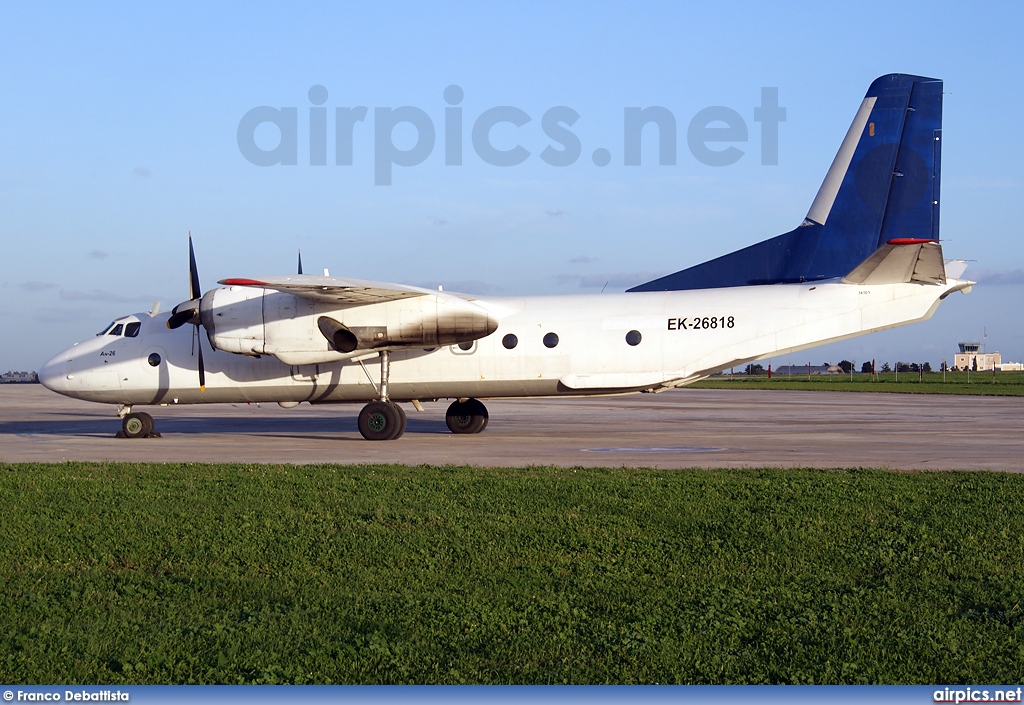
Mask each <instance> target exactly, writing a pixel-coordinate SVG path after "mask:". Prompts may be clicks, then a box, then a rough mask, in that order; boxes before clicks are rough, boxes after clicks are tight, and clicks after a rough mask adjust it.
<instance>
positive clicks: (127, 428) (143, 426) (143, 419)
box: [121, 412, 153, 438]
mask: <svg viewBox="0 0 1024 705" xmlns="http://www.w3.org/2000/svg"><path fill="white" fill-rule="evenodd" d="M121 431H123V432H124V435H125V437H126V438H145V437H146V436H148V435H149V434H151V433H152V432H153V417H152V416H150V415H149V414H146V413H142V412H140V413H137V414H128V415H127V416H125V417H124V418H123V419H122V420H121Z"/></svg>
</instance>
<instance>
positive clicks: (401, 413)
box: [390, 402, 408, 441]
mask: <svg viewBox="0 0 1024 705" xmlns="http://www.w3.org/2000/svg"><path fill="white" fill-rule="evenodd" d="M391 406H393V407H395V411H397V412H398V431H397V432H396V433H395V435H393V436H392V437H391V439H390V440H392V441H394V440H396V439H399V438H401V437H402V434H404V433H405V426H406V424H407V423H408V419H407V418H406V416H405V409H403V408H402V407H400V406H399V405H398V404H396V403H395V402H391Z"/></svg>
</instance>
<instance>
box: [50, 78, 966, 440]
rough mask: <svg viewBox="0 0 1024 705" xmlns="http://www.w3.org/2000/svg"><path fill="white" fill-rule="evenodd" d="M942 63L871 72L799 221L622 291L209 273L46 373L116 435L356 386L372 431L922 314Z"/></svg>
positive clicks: (958, 268)
mask: <svg viewBox="0 0 1024 705" xmlns="http://www.w3.org/2000/svg"><path fill="white" fill-rule="evenodd" d="M941 137H942V81H941V80H938V79H933V78H925V77H922V76H913V75H907V74H889V75H886V76H882V77H880V78H878V79H876V80H875V81H874V82H873V83H872V84H871V86H870V88H869V89H868V91H867V94H866V95H865V97H864V100H863V101H862V103H861V104H860V107H859V108H858V109H857V112H856V115H855V117H854V120H853V124H852V125H851V126H850V129H849V131H848V132H847V134H846V137H845V138H844V139H843V142H842V144H841V146H840V148H839V152H838V154H837V155H836V157H835V159H834V161H833V162H832V165H831V167H830V168H829V170H828V173H827V174H826V176H825V180H824V182H823V183H822V184H821V187H820V189H819V190H818V193H817V195H816V196H815V198H814V200H813V202H812V203H811V207H810V210H809V211H808V212H807V215H806V217H805V218H804V220H803V222H802V223H801V224H800V225H799V226H798V227H796V228H795V229H793V230H791V231H790V232H787V233H784V234H782V235H778V236H776V237H773V238H770V239H767V240H764V241H762V242H759V243H757V244H754V245H751V246H749V247H746V248H743V249H740V250H737V251H735V252H732V253H729V254H726V255H723V256H721V257H718V258H716V259H712V260H710V261H707V262H704V263H703V264H698V265H696V266H692V267H689V268H687V269H683V270H680V271H678V272H675V273H673V274H669V275H667V276H664V277H661V278H659V279H655V280H653V281H649V282H646V283H643V284H639V285H638V286H635V287H633V288H632V289H629V290H628V291H626V292H624V293H621V294H604V295H575V296H521V297H516V296H513V297H490V296H487V297H484V296H471V295H466V294H459V293H454V292H448V291H442V290H440V287H439V288H438V290H437V291H434V290H432V289H424V288H419V287H414V286H406V285H401V284H389V283H382V282H375V281H364V280H359V279H348V278H343V277H331V276H328V275H327V272H326V270H325V272H324V276H319V275H313V274H302V264H301V253H300V259H299V267H298V269H299V273H298V274H295V275H288V276H270V277H257V278H248V277H247V278H231V279H224V280H222V281H220V282H218V284H220V286H219V287H217V288H213V289H210V290H208V291H206V292H205V293H204V292H203V291H202V289H201V288H200V283H199V274H198V268H197V266H196V258H195V251H194V249H193V246H192V238H191V234H190V235H189V274H190V281H189V285H190V286H189V298H188V299H187V300H186V301H183V302H182V303H180V304H178V305H177V306H175V307H174V309H173V310H172V311H170V312H168V313H160V312H159V311H158V308H159V307H158V306H156V305H155V306H154V308H153V310H151V311H150V312H148V313H136V314H132V315H128V316H123V317H121V318H118V319H117V320H116V321H113V322H112V323H111V324H110V325H108V326H106V327H104V329H103V330H102V331H100V333H99V334H97V335H96V336H95V337H94V338H91V339H89V340H86V341H83V342H81V343H77V344H76V345H74V346H72V347H71V348H68V349H67V350H65V351H63V352H61V353H59V354H58V355H56V356H54V357H53V358H52V359H51V360H49V361H48V362H47V363H46V364H45V365H44V366H43V367H42V369H41V370H40V372H39V379H40V381H41V382H42V383H43V384H44V385H45V386H46V387H47V388H49V389H51V390H53V391H55V392H58V393H60V394H64V395H66V396H69V397H74V398H77V399H86V400H90V401H94V402H100V403H107V404H115V405H117V410H118V415H119V416H120V417H121V419H122V423H121V432H120V433H119V434H118V435H119V436H124V437H127V438H141V437H147V436H152V435H155V430H154V421H153V418H152V416H151V415H150V414H148V413H146V412H144V411H135V410H134V409H135V408H136V407H138V406H145V405H170V404H201V403H225V402H230V403H240V402H277V403H278V404H280V405H281V406H282V407H285V408H290V407H295V406H297V405H298V404H299V403H301V402H309V403H311V404H332V403H343V402H350V403H351V402H359V403H363V404H364V406H363V407H362V409H361V410H360V412H359V416H358V427H359V432H360V433H361V435H362V436H363V437H364V438H366V439H368V440H393V439H397V438H399V437H401V436H402V434H403V433H404V432H405V428H406V414H405V411H404V410H403V408H402V406H401V404H402V403H411V404H412V405H413V406H414V407H415V408H416V409H418V410H422V402H424V401H437V400H441V399H446V400H453V401H452V402H451V404H450V406H449V407H448V409H447V412H446V422H447V425H448V428H449V429H450V430H451V431H452V432H453V433H456V434H472V433H480V432H481V431H483V430H484V429H485V428H486V427H487V424H488V419H489V415H488V411H487V408H486V406H485V405H484V404H483V402H481V401H480V400H481V399H494V398H508V397H564V396H589V395H612V394H627V393H635V392H660V391H664V390H667V389H674V388H678V387H683V386H685V385H688V384H691V383H693V382H696V381H698V380H701V379H705V378H707V377H709V376H711V375H713V374H715V373H717V372H720V371H723V370H727V369H729V368H732V367H738V366H742V365H744V364H746V363H749V362H751V361H754V360H759V359H763V358H766V357H769V356H773V355H774V356H777V355H781V354H786V353H791V352H795V351H798V350H803V349H806V348H809V347H813V346H816V345H820V344H823V343H829V342H834V341H839V340H843V339H846V338H851V337H854V336H858V335H862V334H865V333H870V332H874V331H880V330H886V329H888V328H893V327H896V326H901V325H905V324H909V323H913V322H916V321H922V320H926V319H928V318H929V317H931V315H932V314H933V313H934V312H935V310H936V308H937V307H938V305H939V303H940V302H941V301H942V300H943V299H945V298H946V297H947V296H948V295H949V294H951V293H953V292H955V291H961V292H963V293H967V292H969V291H970V289H971V287H972V286H973V284H974V282H972V281H969V280H965V279H959V278H958V277H960V275H961V274H962V273H963V271H964V269H965V267H966V264H965V263H964V262H963V261H961V260H949V261H945V260H944V259H943V255H942V246H941V245H940V243H939V174H940V147H941Z"/></svg>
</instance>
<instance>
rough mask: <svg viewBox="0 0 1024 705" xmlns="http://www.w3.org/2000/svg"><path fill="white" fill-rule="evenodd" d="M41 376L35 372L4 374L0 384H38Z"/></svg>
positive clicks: (0, 377) (0, 378)
mask: <svg viewBox="0 0 1024 705" xmlns="http://www.w3.org/2000/svg"><path fill="white" fill-rule="evenodd" d="M38 382H39V375H37V374H36V373H35V372H4V373H3V374H2V375H0V384H37V383H38Z"/></svg>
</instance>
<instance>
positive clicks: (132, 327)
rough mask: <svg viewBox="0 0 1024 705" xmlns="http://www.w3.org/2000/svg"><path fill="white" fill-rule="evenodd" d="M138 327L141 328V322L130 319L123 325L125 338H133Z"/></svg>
mask: <svg viewBox="0 0 1024 705" xmlns="http://www.w3.org/2000/svg"><path fill="white" fill-rule="evenodd" d="M139 328H142V324H141V323H139V322H138V321H132V322H131V323H128V324H127V325H125V327H124V336H125V337H126V338H134V337H135V336H137V335H138V334H139Z"/></svg>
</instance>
